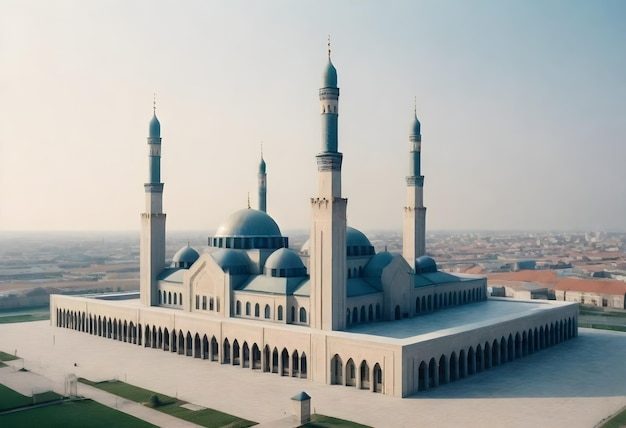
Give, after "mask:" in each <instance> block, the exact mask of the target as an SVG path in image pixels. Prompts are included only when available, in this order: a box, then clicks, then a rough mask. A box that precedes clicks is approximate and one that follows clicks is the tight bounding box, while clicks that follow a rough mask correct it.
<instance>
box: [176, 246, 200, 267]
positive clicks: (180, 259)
mask: <svg viewBox="0 0 626 428" xmlns="http://www.w3.org/2000/svg"><path fill="white" fill-rule="evenodd" d="M199 257H200V254H198V252H197V251H196V250H194V249H193V248H191V247H190V246H189V245H186V246H184V247H183V248H181V249H180V250H178V251H177V252H176V254H174V257H173V258H172V263H189V264H193V263H194V262H195V261H196V260H198V258H199Z"/></svg>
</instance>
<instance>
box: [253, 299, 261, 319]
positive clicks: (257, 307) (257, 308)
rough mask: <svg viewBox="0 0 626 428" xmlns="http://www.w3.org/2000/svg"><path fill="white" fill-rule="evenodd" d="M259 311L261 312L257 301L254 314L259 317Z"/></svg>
mask: <svg viewBox="0 0 626 428" xmlns="http://www.w3.org/2000/svg"><path fill="white" fill-rule="evenodd" d="M259 313H260V308H259V304H258V303H257V304H256V305H254V316H255V317H257V318H258V317H259Z"/></svg>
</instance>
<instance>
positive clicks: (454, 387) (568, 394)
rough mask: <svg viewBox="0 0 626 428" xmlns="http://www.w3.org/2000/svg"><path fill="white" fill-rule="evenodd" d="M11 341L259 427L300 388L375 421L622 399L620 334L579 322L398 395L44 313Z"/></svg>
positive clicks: (509, 413)
mask: <svg viewBox="0 0 626 428" xmlns="http://www.w3.org/2000/svg"><path fill="white" fill-rule="evenodd" d="M15 349H17V353H18V355H20V356H23V357H25V362H24V364H25V366H26V368H27V369H29V370H31V371H34V372H37V373H41V374H42V375H44V376H45V377H47V378H49V379H50V380H51V381H52V382H53V383H55V384H56V385H61V388H62V385H63V380H64V377H65V375H66V374H69V373H74V374H76V375H77V376H82V377H85V378H88V379H91V380H94V381H100V380H108V379H120V380H125V381H127V382H128V383H131V384H134V385H137V386H140V387H143V388H147V389H150V390H153V391H157V392H160V393H162V394H166V395H170V396H178V397H179V398H181V399H183V400H185V401H188V402H190V403H194V404H198V405H201V406H205V407H209V408H213V409H216V410H220V411H223V412H226V413H231V414H234V415H236V416H239V417H242V418H245V419H249V420H254V421H258V422H261V423H266V424H268V426H271V425H270V423H271V422H272V421H277V420H281V419H284V418H287V417H288V416H290V415H291V412H292V410H291V401H290V397H292V396H293V395H295V394H296V393H297V392H299V391H303V390H304V391H306V392H307V393H308V394H309V395H310V396H311V397H312V401H311V406H312V409H313V410H314V411H316V412H317V413H322V414H326V415H329V416H334V417H339V418H343V419H349V420H353V421H355V422H359V423H363V424H367V425H371V426H375V427H389V426H393V427H414V426H416V425H418V424H419V425H420V426H428V427H431V426H432V427H449V426H463V427H472V426H506V427H512V428H515V427H520V428H521V427H524V428H525V427H528V426H533V427H554V428H558V427H563V428H566V427H567V428H570V427H571V428H577V427H580V428H588V427H593V426H594V425H595V424H596V423H597V422H599V421H600V420H602V419H603V418H605V417H607V416H609V415H611V414H613V413H615V412H617V411H618V410H619V409H621V408H622V407H624V406H626V383H624V381H623V380H624V379H626V364H624V363H623V361H624V355H626V333H613V332H606V331H597V330H588V329H581V330H580V336H579V337H578V338H577V339H573V340H570V341H567V342H563V343H561V344H558V345H556V346H554V347H552V348H550V349H547V350H543V351H541V352H537V353H535V354H533V355H530V356H528V357H525V358H521V359H516V360H515V361H513V362H511V363H507V364H503V365H501V366H498V367H495V368H492V369H490V370H488V371H486V372H484V373H480V374H478V375H474V376H470V377H468V378H466V379H463V380H460V381H457V382H454V383H451V384H448V385H443V386H440V387H438V388H435V389H432V390H429V391H425V392H423V393H419V394H417V395H415V396H413V397H411V398H405V399H399V398H393V397H389V396H384V395H381V394H372V393H370V392H368V391H362V390H357V389H355V388H349V387H344V386H328V385H321V384H318V383H314V382H311V381H308V380H303V379H295V378H288V377H280V376H278V375H276V374H268V373H259V372H258V371H252V370H250V369H243V368H241V367H239V366H226V365H220V364H218V363H215V362H209V361H206V360H200V359H195V358H191V357H185V356H181V355H177V354H172V353H170V352H163V351H160V350H156V349H150V348H148V349H146V348H142V347H140V346H136V345H130V344H127V343H123V342H118V341H114V340H109V339H103V338H101V337H97V336H91V335H89V334H85V333H80V332H77V331H73V330H68V329H61V328H54V327H50V325H49V323H48V322H46V321H41V322H32V323H23V324H4V325H0V350H4V351H5V352H9V353H13V352H14V351H15ZM74 362H76V363H77V364H78V366H77V367H74ZM84 387H85V385H82V384H81V385H79V390H78V391H79V394H83V390H82V388H84ZM56 390H59V389H56ZM60 391H62V389H60ZM147 410H150V409H147ZM158 425H163V423H158Z"/></svg>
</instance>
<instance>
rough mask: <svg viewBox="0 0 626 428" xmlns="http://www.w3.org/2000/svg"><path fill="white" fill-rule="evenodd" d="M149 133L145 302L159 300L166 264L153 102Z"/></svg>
mask: <svg viewBox="0 0 626 428" xmlns="http://www.w3.org/2000/svg"><path fill="white" fill-rule="evenodd" d="M153 113H154V114H153V116H152V120H151V121H150V130H149V134H148V135H149V136H148V183H146V184H144V189H145V192H146V208H145V212H144V213H143V214H141V244H140V250H139V252H140V266H139V271H140V280H139V290H140V299H141V304H142V305H144V306H155V305H157V304H158V294H157V292H158V290H157V275H158V274H159V273H161V271H162V270H163V268H164V267H165V214H164V213H163V183H161V124H160V123H159V120H158V119H157V117H156V102H155V103H154V106H153Z"/></svg>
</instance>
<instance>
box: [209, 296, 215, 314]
mask: <svg viewBox="0 0 626 428" xmlns="http://www.w3.org/2000/svg"><path fill="white" fill-rule="evenodd" d="M214 306H215V301H214V300H213V297H209V310H210V311H212V310H213V309H214Z"/></svg>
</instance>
